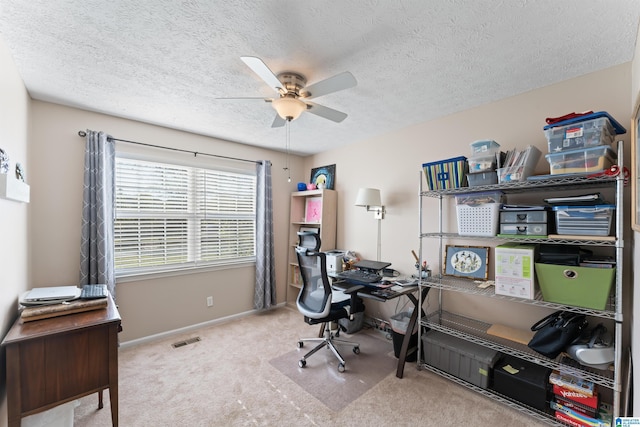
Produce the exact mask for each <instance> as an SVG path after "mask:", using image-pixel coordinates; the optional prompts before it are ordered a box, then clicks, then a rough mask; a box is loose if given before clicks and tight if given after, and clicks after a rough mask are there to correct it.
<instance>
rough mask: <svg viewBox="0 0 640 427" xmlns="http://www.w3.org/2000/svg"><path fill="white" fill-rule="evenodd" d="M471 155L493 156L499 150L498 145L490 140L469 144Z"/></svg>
mask: <svg viewBox="0 0 640 427" xmlns="http://www.w3.org/2000/svg"><path fill="white" fill-rule="evenodd" d="M469 145H470V146H471V155H472V156H475V155H478V154H480V155H482V154H495V153H496V152H497V151H499V150H500V144H498V143H497V142H495V141H494V140H492V139H481V140H479V141H473V142H472V143H471V144H469Z"/></svg>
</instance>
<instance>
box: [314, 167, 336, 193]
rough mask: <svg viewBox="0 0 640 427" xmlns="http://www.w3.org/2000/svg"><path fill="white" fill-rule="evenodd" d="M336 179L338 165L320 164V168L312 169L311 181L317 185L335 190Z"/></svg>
mask: <svg viewBox="0 0 640 427" xmlns="http://www.w3.org/2000/svg"><path fill="white" fill-rule="evenodd" d="M335 181H336V165H335V164H333V165H327V166H320V167H318V168H313V169H311V179H310V180H309V182H310V183H312V184H315V185H316V187H318V188H322V185H324V188H326V189H327V190H333V189H334V187H335Z"/></svg>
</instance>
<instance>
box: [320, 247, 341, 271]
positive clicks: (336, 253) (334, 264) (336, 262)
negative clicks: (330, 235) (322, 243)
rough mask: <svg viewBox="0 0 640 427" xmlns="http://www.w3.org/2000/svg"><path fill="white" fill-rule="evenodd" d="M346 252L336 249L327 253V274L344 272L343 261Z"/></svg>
mask: <svg viewBox="0 0 640 427" xmlns="http://www.w3.org/2000/svg"><path fill="white" fill-rule="evenodd" d="M345 253H346V251H341V250H338V249H334V250H331V251H327V252H325V255H326V256H327V273H340V272H341V271H342V260H343V257H344V254H345Z"/></svg>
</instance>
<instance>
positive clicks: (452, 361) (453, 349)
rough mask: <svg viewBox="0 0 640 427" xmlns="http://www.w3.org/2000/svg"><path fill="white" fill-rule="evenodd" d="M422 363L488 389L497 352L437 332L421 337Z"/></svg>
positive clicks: (497, 355)
mask: <svg viewBox="0 0 640 427" xmlns="http://www.w3.org/2000/svg"><path fill="white" fill-rule="evenodd" d="M422 346H423V351H424V359H425V362H426V363H427V364H429V365H431V366H433V367H435V368H438V369H440V370H441V371H445V372H447V373H449V374H451V375H455V376H456V377H458V378H461V379H463V380H465V381H467V382H469V383H471V384H474V385H476V386H478V387H483V388H488V386H489V378H490V375H491V370H492V369H493V365H494V364H495V363H496V361H497V360H498V359H499V357H500V353H498V352H497V351H496V350H492V349H490V348H487V347H483V346H481V345H478V344H475V343H472V342H469V341H465V340H463V339H461V338H457V337H454V336H452V335H447V334H444V333H442V332H438V331H429V332H427V333H425V334H423V335H422Z"/></svg>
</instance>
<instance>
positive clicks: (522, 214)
mask: <svg viewBox="0 0 640 427" xmlns="http://www.w3.org/2000/svg"><path fill="white" fill-rule="evenodd" d="M500 222H501V223H508V224H522V223H530V222H538V223H547V211H546V210H539V211H500Z"/></svg>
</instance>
